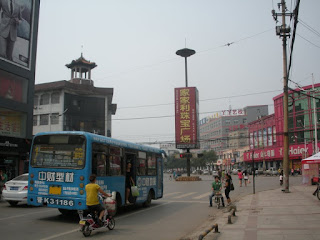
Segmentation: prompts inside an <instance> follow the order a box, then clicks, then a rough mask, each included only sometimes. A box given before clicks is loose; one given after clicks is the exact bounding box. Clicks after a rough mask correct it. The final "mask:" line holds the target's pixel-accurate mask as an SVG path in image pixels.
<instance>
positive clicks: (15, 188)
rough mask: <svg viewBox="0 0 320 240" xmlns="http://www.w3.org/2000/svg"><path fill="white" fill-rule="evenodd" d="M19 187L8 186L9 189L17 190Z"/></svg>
mask: <svg viewBox="0 0 320 240" xmlns="http://www.w3.org/2000/svg"><path fill="white" fill-rule="evenodd" d="M18 189H19V187H10V190H14V191H17V190H18Z"/></svg>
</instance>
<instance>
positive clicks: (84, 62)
mask: <svg viewBox="0 0 320 240" xmlns="http://www.w3.org/2000/svg"><path fill="white" fill-rule="evenodd" d="M81 65H82V66H87V67H90V68H91V69H92V68H95V67H96V66H97V64H96V63H95V62H90V61H88V60H86V59H85V58H84V57H83V56H82V53H81V57H79V58H78V59H76V60H72V62H71V63H69V64H66V67H68V68H72V67H74V66H81Z"/></svg>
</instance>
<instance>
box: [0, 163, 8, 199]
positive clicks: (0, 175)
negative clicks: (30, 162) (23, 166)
mask: <svg viewBox="0 0 320 240" xmlns="http://www.w3.org/2000/svg"><path fill="white" fill-rule="evenodd" d="M6 181H8V176H7V174H6V173H5V172H4V171H3V170H2V169H0V199H1V198H2V189H3V186H4V184H5V183H6Z"/></svg>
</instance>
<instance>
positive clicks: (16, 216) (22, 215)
mask: <svg viewBox="0 0 320 240" xmlns="http://www.w3.org/2000/svg"><path fill="white" fill-rule="evenodd" d="M53 211H57V209H50V210H46V211H38V212H32V213H26V214H20V215H15V216H11V217H5V218H0V221H2V220H8V219H12V218H19V217H25V216H28V215H33V214H37V213H45V212H53Z"/></svg>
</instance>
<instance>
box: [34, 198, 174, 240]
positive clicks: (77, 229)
mask: <svg viewBox="0 0 320 240" xmlns="http://www.w3.org/2000/svg"><path fill="white" fill-rule="evenodd" d="M167 204H170V202H165V203H162V204H159V205H157V206H154V207H149V208H146V209H144V210H141V211H137V212H133V213H129V214H127V215H124V216H121V217H118V218H116V219H117V220H119V219H123V218H126V217H129V216H132V215H135V214H138V213H143V212H146V211H149V210H152V209H154V208H158V207H162V206H164V205H167ZM79 231H80V227H77V228H76V229H73V230H70V231H68V232H63V233H59V234H55V235H52V236H49V237H46V238H41V239H40V240H50V239H54V238H58V237H61V236H64V235H67V234H70V233H74V232H79Z"/></svg>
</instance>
